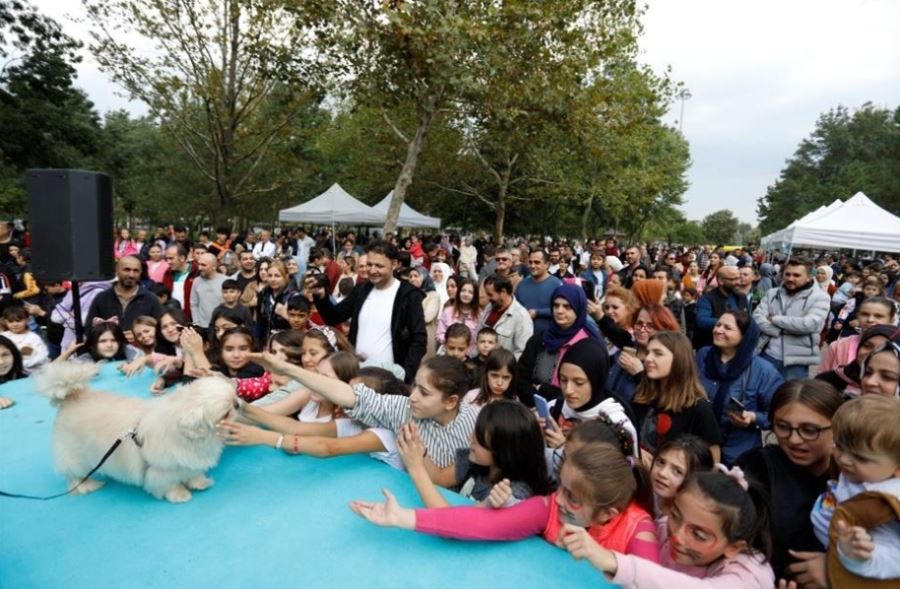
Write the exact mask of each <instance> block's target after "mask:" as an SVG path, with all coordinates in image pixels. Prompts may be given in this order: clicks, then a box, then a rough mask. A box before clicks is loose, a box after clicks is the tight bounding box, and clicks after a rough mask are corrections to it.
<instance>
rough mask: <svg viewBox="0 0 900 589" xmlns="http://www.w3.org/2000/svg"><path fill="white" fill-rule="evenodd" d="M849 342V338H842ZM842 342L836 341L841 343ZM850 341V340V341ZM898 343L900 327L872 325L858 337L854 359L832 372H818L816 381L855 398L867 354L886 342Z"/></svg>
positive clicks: (857, 393)
mask: <svg viewBox="0 0 900 589" xmlns="http://www.w3.org/2000/svg"><path fill="white" fill-rule="evenodd" d="M844 339H845V340H849V338H844ZM841 341H844V340H838V342H841ZM851 341H852V340H851ZM890 341H893V342H898V343H900V327H896V326H894V325H874V326H872V327H869V328H868V329H866V330H865V331H863V332H862V334H861V335H860V336H859V340H858V341H857V342H856V352H855V359H854V361H853V362H850V363H849V364H846V365H844V366H837V367H835V368H833V369H832V370H828V371H825V372H820V373H819V374H817V375H816V379H817V380H824V381H825V382H827V383H829V384H831V385H833V386H834V388H836V389H837V390H838V391H839V392H840V393H841V394H843V395H844V396H845V397H857V396H859V394H860V392H861V381H862V364H863V362H865V361H866V358H867V357H868V356H869V354H870V353H871V352H872V351H873V350H875V349H877V348H879V347H881V346H883V345H884V344H886V343H887V342H890Z"/></svg>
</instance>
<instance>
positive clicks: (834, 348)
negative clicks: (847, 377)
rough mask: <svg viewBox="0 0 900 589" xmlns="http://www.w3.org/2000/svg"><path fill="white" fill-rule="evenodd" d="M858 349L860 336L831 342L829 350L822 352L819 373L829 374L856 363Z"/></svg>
mask: <svg viewBox="0 0 900 589" xmlns="http://www.w3.org/2000/svg"><path fill="white" fill-rule="evenodd" d="M858 349H859V336H858V335H851V336H847V337H842V338H840V339H839V340H835V341H833V342H831V343H830V344H829V345H828V347H827V348H825V349H824V350H822V359H821V361H820V362H819V371H818V373H819V374H821V373H823V372H829V371H831V370H835V369H836V368H840V367H841V366H847V365H848V364H851V363H853V362H855V361H856V352H857V350H858Z"/></svg>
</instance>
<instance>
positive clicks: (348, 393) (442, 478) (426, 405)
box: [252, 354, 478, 487]
mask: <svg viewBox="0 0 900 589" xmlns="http://www.w3.org/2000/svg"><path fill="white" fill-rule="evenodd" d="M252 361H253V362H257V363H258V364H260V365H261V366H263V367H264V368H266V369H267V370H269V371H271V372H273V373H275V374H283V375H285V376H288V377H290V378H292V379H294V380H297V381H299V382H300V383H301V384H303V385H304V386H306V387H307V388H309V389H310V390H312V391H315V392H316V393H318V394H320V395H322V396H323V397H325V398H327V399H328V400H330V401H331V402H333V403H335V404H336V405H339V406H341V407H344V409H345V410H346V413H347V416H348V417H350V418H352V419H355V420H357V421H359V422H361V423H362V424H364V425H366V426H369V427H381V428H385V429H389V430H391V431H393V432H395V433H396V432H398V431H399V430H400V428H401V427H402V426H403V425H404V424H406V423H410V422H412V423H414V424H416V426H417V428H418V430H419V433H420V435H421V438H422V442H423V443H424V446H425V452H426V455H427V458H428V459H427V460H426V461H425V463H426V468H427V470H428V474H429V475H430V476H431V480H432V481H434V482H435V483H436V484H438V485H441V486H443V487H452V486H454V485H455V484H456V475H455V472H454V468H453V467H454V461H455V459H456V450H457V449H458V448H468V447H469V439H470V437H471V435H472V432H473V431H474V429H475V420H476V418H477V417H478V407H475V406H473V405H463V404H461V400H462V398H463V395H465V393H466V390H467V389H468V379H469V377H468V373H467V372H466V369H465V366H464V365H463V363H462V362H460V361H459V360H457V359H456V358H451V357H449V356H434V357H432V358H429V359H428V360H425V361H424V362H422V364H421V366H420V367H419V370H418V372H417V373H416V379H415V383H414V384H413V387H412V390H411V392H410V395H409V398H406V397H399V396H396V395H379V394H378V393H377V392H375V391H374V390H372V389H370V388H369V387H367V386H366V385H364V384H362V383H359V384H355V385H353V386H350V385H348V384H346V383H342V382H337V381H335V380H333V379H330V378H327V377H323V376H322V375H320V374H316V373H314V372H311V371H308V370H304V369H303V368H300V367H299V366H295V365H293V364H290V363H288V362H286V361H284V360H280V359H278V358H276V357H275V356H273V355H271V354H253V355H252Z"/></svg>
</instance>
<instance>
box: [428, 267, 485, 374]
mask: <svg viewBox="0 0 900 589" xmlns="http://www.w3.org/2000/svg"><path fill="white" fill-rule="evenodd" d="M480 317H481V305H480V304H479V301H478V283H477V282H475V281H474V280H472V279H471V278H463V279H460V280H459V281H458V282H457V291H456V298H454V299H453V300H451V301H448V302H447V304H446V305H445V306H444V308H443V309H441V313H440V315H439V317H438V324H437V332H436V333H435V341H436V342H437V344H438V345H441V344H443V343H444V339H445V338H446V335H447V329H448V328H449V327H450V326H451V325H453V324H454V323H462V324H464V325H465V326H466V327H468V328H469V331H470V332H471V333H472V337H471V339H470V340H469V349H468V350H467V352H466V353H467V354H468V355H469V357H474V356H475V355H476V354H477V353H478V350H477V349H476V348H475V342H476V340H477V339H478V328H479V327H480V324H479V320H480Z"/></svg>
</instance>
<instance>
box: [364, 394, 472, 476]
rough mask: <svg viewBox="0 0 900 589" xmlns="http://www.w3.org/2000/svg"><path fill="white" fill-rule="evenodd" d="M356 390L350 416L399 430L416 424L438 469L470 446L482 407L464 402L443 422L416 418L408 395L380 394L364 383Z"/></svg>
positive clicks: (366, 422)
mask: <svg viewBox="0 0 900 589" xmlns="http://www.w3.org/2000/svg"><path fill="white" fill-rule="evenodd" d="M353 392H354V393H356V405H354V406H353V408H352V409H349V410H347V416H348V417H350V418H352V419H355V420H357V421H360V422H362V423H363V424H365V425H367V426H369V427H381V428H384V429H389V430H391V431H392V432H397V431H398V430H399V429H400V428H401V427H402V426H403V425H405V424H406V423H410V422H412V423H414V424H416V427H417V428H419V435H420V436H421V437H422V442H423V443H424V444H425V450H426V451H427V452H428V457H429V458H431V461H432V462H434V464H435V466H437V467H439V468H445V467H447V466H450V465H451V464H453V463H454V462H455V461H456V450H457V449H458V448H468V447H469V439H470V438H471V436H472V432H473V431H475V420H476V419H477V418H478V412H479V410H480V407H476V406H474V405H464V404H461V405H460V406H459V413H458V414H457V415H456V417H454V418H453V421H451V422H450V423H448V424H447V425H441V424H439V423H438V422H437V421H435V420H433V419H417V418H415V417H413V416H412V414H411V411H410V408H409V399H408V398H407V397H401V396H399V395H381V394H378V393H376V392H375V391H374V390H372V389H370V388H369V387H367V386H366V385H364V384H362V383H359V384H355V385H353Z"/></svg>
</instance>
